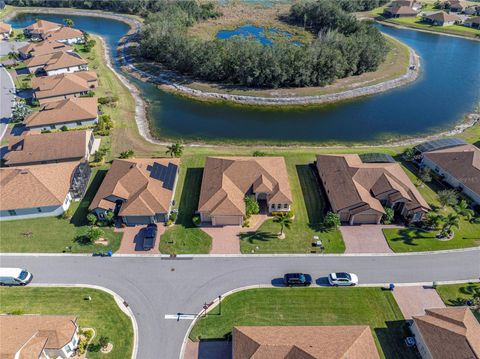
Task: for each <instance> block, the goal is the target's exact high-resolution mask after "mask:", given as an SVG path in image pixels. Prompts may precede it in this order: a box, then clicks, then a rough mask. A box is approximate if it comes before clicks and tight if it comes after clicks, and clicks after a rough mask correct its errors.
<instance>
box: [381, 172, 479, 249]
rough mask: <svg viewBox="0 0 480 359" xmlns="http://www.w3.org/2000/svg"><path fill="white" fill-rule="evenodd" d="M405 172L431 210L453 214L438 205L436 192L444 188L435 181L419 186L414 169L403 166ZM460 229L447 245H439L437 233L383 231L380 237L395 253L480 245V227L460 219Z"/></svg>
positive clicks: (392, 229) (444, 243)
mask: <svg viewBox="0 0 480 359" xmlns="http://www.w3.org/2000/svg"><path fill="white" fill-rule="evenodd" d="M404 169H405V172H406V173H407V175H408V176H409V177H410V179H411V180H412V182H413V183H414V184H415V185H416V186H417V188H418V190H419V192H420V194H421V195H422V196H423V198H424V199H425V200H426V201H427V203H428V204H429V205H430V206H431V207H432V208H433V209H437V210H438V212H439V213H441V214H443V215H446V214H448V213H450V212H453V208H451V207H447V208H446V209H441V208H440V203H439V202H438V196H437V193H438V191H440V190H442V189H444V188H445V187H444V186H443V185H442V184H441V183H440V182H438V181H436V180H433V181H432V182H430V183H428V184H426V185H419V183H420V182H419V180H418V177H417V176H416V173H418V172H417V169H416V168H415V167H414V166H413V165H412V164H409V163H404ZM459 227H460V228H458V229H457V228H454V232H455V236H454V238H453V239H451V240H449V241H440V240H438V239H437V238H436V235H437V234H438V233H439V232H440V231H439V230H434V231H424V230H419V229H409V228H406V229H395V228H388V229H384V231H383V233H384V234H385V237H386V239H387V241H388V244H389V246H390V248H392V250H393V251H394V252H422V251H436V250H446V249H458V248H466V247H475V246H479V245H480V235H479V233H480V224H475V223H470V222H468V221H466V220H465V219H463V218H461V219H460V225H459Z"/></svg>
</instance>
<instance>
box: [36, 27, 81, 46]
mask: <svg viewBox="0 0 480 359" xmlns="http://www.w3.org/2000/svg"><path fill="white" fill-rule="evenodd" d="M44 38H45V40H49V41H58V42H61V43H64V44H68V45H73V44H80V43H82V42H84V41H85V37H84V35H83V32H82V31H80V30H78V29H74V28H73V27H68V26H62V27H61V28H60V29H58V30H56V31H51V32H49V33H47V34H46V35H45V37H44Z"/></svg>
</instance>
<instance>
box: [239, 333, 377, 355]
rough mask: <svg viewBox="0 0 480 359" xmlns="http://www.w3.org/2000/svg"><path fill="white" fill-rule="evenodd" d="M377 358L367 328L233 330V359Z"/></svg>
mask: <svg viewBox="0 0 480 359" xmlns="http://www.w3.org/2000/svg"><path fill="white" fill-rule="evenodd" d="M249 358H255V359H273V358H275V359H283V358H285V359H292V358H295V359H320V358H321V359H340V358H342V359H343V358H348V359H378V358H379V355H378V351H377V348H376V346H375V342H374V340H373V336H372V332H371V330H370V328H369V327H368V326H366V325H351V326H314V327H313V326H312V327H307V326H298V327H297V326H278V327H273V326H271V327H234V328H233V359H249Z"/></svg>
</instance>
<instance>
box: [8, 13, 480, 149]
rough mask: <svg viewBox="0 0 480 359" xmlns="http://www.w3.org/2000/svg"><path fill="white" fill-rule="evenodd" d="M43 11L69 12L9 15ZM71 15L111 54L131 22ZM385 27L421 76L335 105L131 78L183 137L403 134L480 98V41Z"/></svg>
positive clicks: (172, 134)
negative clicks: (211, 98)
mask: <svg viewBox="0 0 480 359" xmlns="http://www.w3.org/2000/svg"><path fill="white" fill-rule="evenodd" d="M39 17H41V18H43V19H46V20H50V21H56V22H62V21H63V19H64V18H65V16H64V15H53V14H48V15H47V14H42V15H39V14H35V15H33V14H30V15H22V16H19V17H17V18H15V19H13V20H12V21H11V23H12V25H13V26H14V27H24V26H27V25H29V24H31V23H32V22H34V21H35V19H36V18H39ZM69 17H70V18H72V19H73V20H74V22H75V26H77V27H78V28H81V29H84V30H85V31H87V32H90V33H93V34H97V35H100V36H103V37H105V39H106V41H107V43H108V44H109V47H110V49H111V52H112V56H114V55H115V52H116V44H117V42H118V40H119V38H120V37H121V36H122V35H123V34H125V33H126V32H127V30H128V27H127V26H126V25H125V24H123V23H122V22H119V21H116V20H107V19H100V18H95V17H88V16H85V17H84V16H69ZM380 29H381V30H382V31H383V32H384V33H386V34H388V35H391V36H393V37H395V38H396V39H398V40H400V41H402V42H404V43H406V44H407V45H409V46H411V47H412V48H414V49H415V51H416V52H417V53H418V54H419V55H420V57H421V64H422V72H421V77H420V78H419V79H418V80H417V81H415V82H414V83H412V84H410V85H407V86H404V87H401V88H398V89H395V90H391V91H388V92H385V93H382V94H377V95H373V96H368V97H364V98H360V99H356V100H352V101H348V102H342V103H337V104H334V105H326V106H322V107H315V108H312V107H306V108H305V109H295V110H286V109H281V108H279V109H274V110H267V109H261V108H260V109H259V108H253V107H242V106H231V105H227V104H208V103H204V102H199V101H193V100H189V99H186V98H184V97H180V96H175V95H172V94H169V93H166V92H164V91H161V90H159V89H157V88H156V87H155V86H153V85H152V84H149V83H142V82H140V81H137V80H135V79H133V78H132V81H133V82H134V83H135V84H136V85H137V86H138V87H139V88H140V90H141V92H142V95H143V98H144V99H145V100H146V101H147V102H148V104H149V109H148V112H149V116H150V119H151V123H152V126H153V127H154V132H155V133H157V136H158V137H161V138H182V139H184V140H202V141H208V140H212V141H215V140H223V141H238V142H241V141H249V140H250V141H251V140H257V141H260V142H264V143H267V142H268V143H277V144H286V143H291V142H298V143H300V142H318V143H319V142H371V141H377V140H381V139H384V138H394V139H398V138H401V137H403V136H415V135H424V134H430V133H435V132H438V131H441V130H445V129H449V128H452V127H453V126H454V124H455V123H456V122H457V121H458V120H459V119H461V118H462V117H463V116H464V115H465V114H466V113H468V112H470V111H472V110H473V109H474V107H475V105H478V104H479V102H480V86H479V85H480V61H478V59H479V58H480V43H479V42H475V41H471V40H467V39H462V38H456V37H450V36H442V35H435V34H428V33H423V32H418V31H414V30H403V29H396V28H391V27H384V26H380ZM114 65H115V64H114ZM115 66H116V65H115ZM117 69H118V68H117Z"/></svg>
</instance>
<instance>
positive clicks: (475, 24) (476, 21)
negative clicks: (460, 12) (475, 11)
mask: <svg viewBox="0 0 480 359" xmlns="http://www.w3.org/2000/svg"><path fill="white" fill-rule="evenodd" d="M463 25H465V26H468V27H471V28H474V29H480V16H476V17H471V18H468V19H467V20H465V22H464V23H463Z"/></svg>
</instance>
